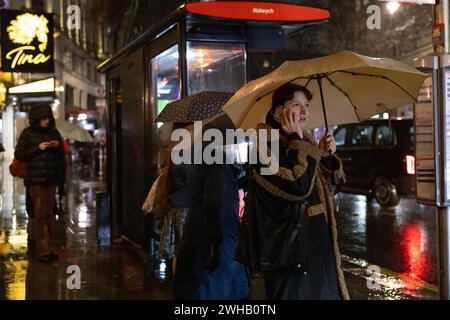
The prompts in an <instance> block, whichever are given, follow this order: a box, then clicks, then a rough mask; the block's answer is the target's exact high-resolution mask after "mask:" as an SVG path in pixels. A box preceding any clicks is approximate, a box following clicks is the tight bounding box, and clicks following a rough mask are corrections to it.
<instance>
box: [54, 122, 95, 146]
mask: <svg viewBox="0 0 450 320" xmlns="http://www.w3.org/2000/svg"><path fill="white" fill-rule="evenodd" d="M55 122H56V128H57V129H58V131H59V133H60V134H61V136H63V138H66V139H70V140H75V141H79V142H94V139H93V138H92V136H91V135H90V133H89V132H88V131H87V130H85V129H83V128H80V127H77V126H76V125H74V124H73V123H70V122H68V121H65V120H59V119H57V120H56V121H55Z"/></svg>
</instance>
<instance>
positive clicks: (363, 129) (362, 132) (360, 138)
mask: <svg viewBox="0 0 450 320" xmlns="http://www.w3.org/2000/svg"><path fill="white" fill-rule="evenodd" d="M372 145H373V126H369V125H364V126H357V127H356V128H355V131H353V137H352V146H354V147H370V146H372Z"/></svg>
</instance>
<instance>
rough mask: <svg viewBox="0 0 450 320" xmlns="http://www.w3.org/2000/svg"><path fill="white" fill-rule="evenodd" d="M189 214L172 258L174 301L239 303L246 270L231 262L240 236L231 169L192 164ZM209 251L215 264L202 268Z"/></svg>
mask: <svg viewBox="0 0 450 320" xmlns="http://www.w3.org/2000/svg"><path fill="white" fill-rule="evenodd" d="M188 181H189V182H188V184H189V191H190V211H189V214H188V217H187V220H186V224H185V228H184V232H183V239H182V242H181V245H180V249H179V251H178V255H177V271H176V274H175V281H174V293H175V298H176V299H190V300H192V299H202V300H203V299H207V300H227V299H232V300H236V299H244V298H246V297H247V296H248V295H249V293H250V285H249V278H248V276H247V272H246V269H245V267H244V266H243V265H242V264H240V263H239V262H237V261H236V260H234V253H235V248H236V242H237V237H238V232H239V213H238V211H239V185H238V181H237V179H236V172H235V171H234V167H233V166H232V165H219V164H213V165H206V164H202V165H191V166H190V169H189V180H188ZM213 246H219V247H220V252H221V254H220V265H219V267H218V268H217V269H216V270H215V271H214V272H212V273H209V272H208V271H207V270H206V269H205V265H206V264H207V262H208V261H209V259H210V257H211V252H212V248H213Z"/></svg>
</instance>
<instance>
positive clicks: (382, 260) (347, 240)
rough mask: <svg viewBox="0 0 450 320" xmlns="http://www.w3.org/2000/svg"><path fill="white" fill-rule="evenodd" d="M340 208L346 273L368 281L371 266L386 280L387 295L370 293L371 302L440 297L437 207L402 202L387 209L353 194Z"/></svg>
mask: <svg viewBox="0 0 450 320" xmlns="http://www.w3.org/2000/svg"><path fill="white" fill-rule="evenodd" d="M340 204H341V205H340V213H339V214H338V215H337V222H338V228H339V243H340V248H341V252H342V254H343V257H344V260H345V262H346V264H345V265H346V267H347V271H348V272H347V273H349V274H352V275H356V276H363V275H367V274H368V272H367V268H368V267H370V266H372V268H373V266H375V267H377V266H378V267H379V268H380V270H381V271H382V273H383V275H384V277H383V280H382V286H384V290H383V291H384V292H383V293H380V292H378V291H377V290H369V291H368V294H369V296H368V298H380V297H382V296H385V297H386V298H389V299H391V298H393V299H395V298H399V297H401V296H402V295H406V296H410V297H411V298H424V299H435V298H437V297H438V293H437V290H438V288H437V286H436V285H437V282H438V280H437V276H438V271H437V268H438V265H437V252H438V251H437V250H438V247H437V243H438V235H437V232H436V222H435V217H436V215H435V211H434V208H433V207H430V206H425V205H421V204H417V203H416V201H415V199H402V200H401V201H400V204H399V205H398V206H397V207H395V208H389V209H384V208H382V207H380V206H379V205H378V204H377V203H376V201H375V200H372V201H367V199H366V197H365V196H358V195H349V194H341V201H340ZM349 277H351V276H350V275H349ZM366 290H367V289H366Z"/></svg>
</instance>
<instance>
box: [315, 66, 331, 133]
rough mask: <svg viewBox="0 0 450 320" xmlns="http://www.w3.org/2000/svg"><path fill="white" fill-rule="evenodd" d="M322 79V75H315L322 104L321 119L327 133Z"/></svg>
mask: <svg viewBox="0 0 450 320" xmlns="http://www.w3.org/2000/svg"><path fill="white" fill-rule="evenodd" d="M323 77H324V75H322V74H318V75H316V79H317V84H318V85H319V91H320V100H321V102H322V111H323V118H324V120H325V128H326V132H328V120H327V112H326V110H325V100H324V98H323V89H322V78H323Z"/></svg>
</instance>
